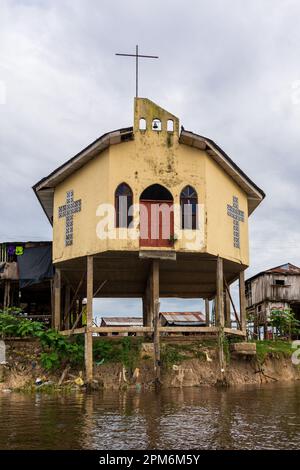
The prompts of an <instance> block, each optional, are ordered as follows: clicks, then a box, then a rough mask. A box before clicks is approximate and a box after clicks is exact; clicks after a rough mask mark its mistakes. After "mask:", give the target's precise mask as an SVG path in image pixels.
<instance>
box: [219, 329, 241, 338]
mask: <svg viewBox="0 0 300 470" xmlns="http://www.w3.org/2000/svg"><path fill="white" fill-rule="evenodd" d="M224 332H225V333H226V334H228V335H235V336H243V337H244V336H245V335H246V332H245V331H241V330H235V329H234V328H224Z"/></svg>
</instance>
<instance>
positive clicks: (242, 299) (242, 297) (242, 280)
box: [239, 271, 246, 335]
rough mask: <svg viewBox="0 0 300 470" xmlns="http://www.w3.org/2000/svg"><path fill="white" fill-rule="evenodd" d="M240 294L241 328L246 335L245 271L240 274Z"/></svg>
mask: <svg viewBox="0 0 300 470" xmlns="http://www.w3.org/2000/svg"><path fill="white" fill-rule="evenodd" d="M239 295H240V322H241V330H242V331H243V332H244V333H245V335H246V295H245V272H244V271H241V272H240V274H239Z"/></svg>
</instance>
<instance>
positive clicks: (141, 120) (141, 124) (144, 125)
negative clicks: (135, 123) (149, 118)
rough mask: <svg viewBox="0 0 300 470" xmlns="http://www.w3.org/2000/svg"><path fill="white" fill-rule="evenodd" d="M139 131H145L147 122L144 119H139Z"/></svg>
mask: <svg viewBox="0 0 300 470" xmlns="http://www.w3.org/2000/svg"><path fill="white" fill-rule="evenodd" d="M139 129H140V131H145V130H146V129H147V122H146V119H145V118H141V119H140V122H139Z"/></svg>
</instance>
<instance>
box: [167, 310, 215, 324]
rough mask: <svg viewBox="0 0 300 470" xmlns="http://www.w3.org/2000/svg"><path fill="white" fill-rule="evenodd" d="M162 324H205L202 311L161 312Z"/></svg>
mask: <svg viewBox="0 0 300 470" xmlns="http://www.w3.org/2000/svg"><path fill="white" fill-rule="evenodd" d="M160 322H161V326H205V324H206V323H205V315H204V314H203V313H201V312H161V314H160Z"/></svg>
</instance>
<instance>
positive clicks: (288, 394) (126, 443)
mask: <svg viewBox="0 0 300 470" xmlns="http://www.w3.org/2000/svg"><path fill="white" fill-rule="evenodd" d="M299 448H300V384H299V383H298V384H293V385H265V386H262V387H247V388H240V387H238V388H229V389H225V390H223V389H222V390H220V389H213V388H185V389H168V390H162V391H160V392H154V391H153V392H150V391H149V392H138V391H128V392H122V393H120V392H115V391H103V392H97V393H93V394H89V395H85V394H82V393H76V394H72V395H66V396H51V395H45V394H36V395H23V394H19V393H18V394H17V393H2V394H0V449H103V450H105V449H109V450H112V449H118V450H124V449H130V450H132V449H299Z"/></svg>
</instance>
